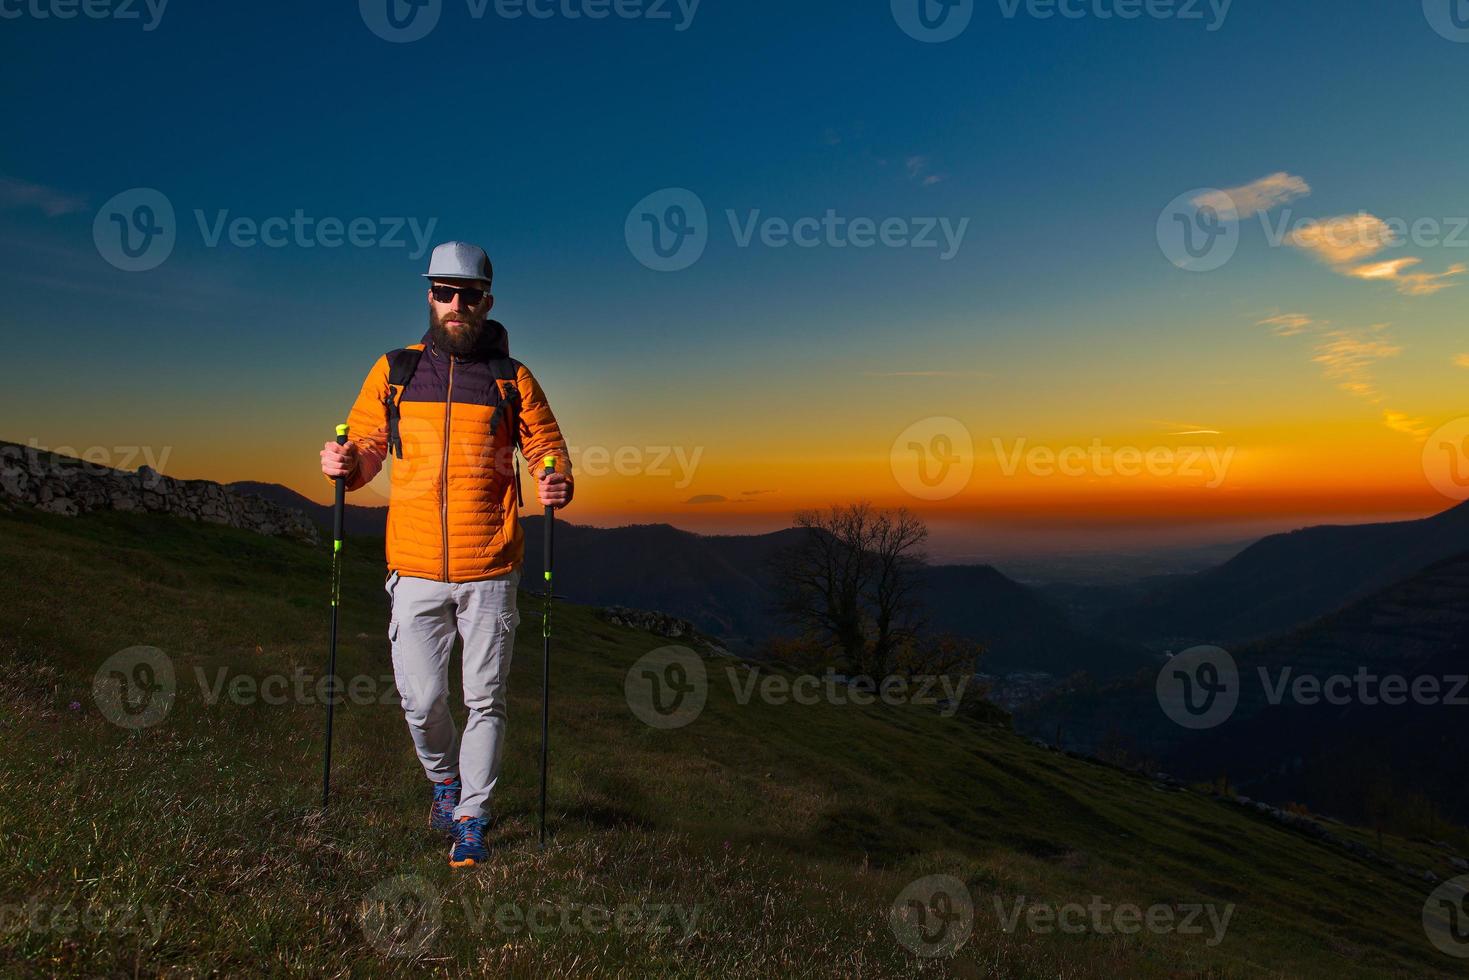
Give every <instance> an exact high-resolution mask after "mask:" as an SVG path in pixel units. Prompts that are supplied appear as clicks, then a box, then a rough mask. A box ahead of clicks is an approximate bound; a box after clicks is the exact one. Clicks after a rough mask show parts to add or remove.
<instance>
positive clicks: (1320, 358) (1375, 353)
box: [1311, 323, 1403, 404]
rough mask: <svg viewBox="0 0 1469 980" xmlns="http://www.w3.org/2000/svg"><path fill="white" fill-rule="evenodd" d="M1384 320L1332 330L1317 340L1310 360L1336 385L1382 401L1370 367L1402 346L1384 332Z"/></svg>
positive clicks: (1369, 398)
mask: <svg viewBox="0 0 1469 980" xmlns="http://www.w3.org/2000/svg"><path fill="white" fill-rule="evenodd" d="M1388 326H1389V325H1388V324H1386V323H1379V324H1375V325H1373V326H1371V327H1369V328H1368V329H1366V330H1332V331H1329V332H1327V333H1326V334H1325V338H1326V339H1325V340H1324V341H1323V342H1322V343H1320V344H1318V345H1317V347H1316V353H1315V354H1314V355H1313V356H1312V357H1311V360H1313V361H1315V362H1316V363H1317V364H1320V365H1321V369H1322V373H1323V374H1324V375H1325V376H1326V377H1327V378H1328V379H1330V380H1332V381H1335V382H1336V384H1337V387H1338V388H1341V389H1342V390H1343V391H1348V392H1351V393H1352V394H1353V395H1356V396H1357V397H1358V398H1364V399H1366V400H1367V401H1369V402H1372V403H1374V404H1376V403H1378V402H1380V401H1382V394H1381V392H1379V391H1378V389H1377V381H1376V378H1375V377H1374V376H1373V371H1372V368H1373V366H1374V365H1376V363H1377V362H1378V361H1381V360H1384V359H1386V358H1389V357H1397V356H1398V355H1399V354H1401V353H1402V352H1403V349H1402V348H1401V347H1399V346H1398V345H1397V344H1396V343H1394V342H1393V341H1392V340H1391V339H1390V338H1389V337H1388V336H1387V329H1388Z"/></svg>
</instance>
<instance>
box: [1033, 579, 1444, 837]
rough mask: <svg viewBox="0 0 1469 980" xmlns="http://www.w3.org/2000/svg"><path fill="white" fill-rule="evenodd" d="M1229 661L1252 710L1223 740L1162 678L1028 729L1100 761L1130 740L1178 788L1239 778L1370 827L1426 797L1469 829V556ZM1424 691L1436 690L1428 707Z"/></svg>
mask: <svg viewBox="0 0 1469 980" xmlns="http://www.w3.org/2000/svg"><path fill="white" fill-rule="evenodd" d="M1228 652H1229V654H1230V656H1231V657H1232V658H1233V660H1234V662H1235V664H1236V667H1237V671H1238V691H1237V693H1238V703H1237V705H1236V706H1235V707H1234V708H1233V710H1232V711H1231V712H1230V714H1229V716H1228V718H1227V719H1226V720H1224V721H1222V722H1221V723H1220V724H1218V725H1217V726H1216V727H1211V728H1206V729H1203V730H1200V731H1194V732H1190V731H1185V730H1183V729H1182V728H1180V727H1179V726H1178V725H1176V724H1174V723H1173V722H1172V721H1170V720H1169V719H1168V717H1167V716H1166V715H1165V714H1164V713H1163V711H1162V710H1160V708H1159V704H1158V697H1157V693H1156V682H1157V676H1158V674H1157V671H1156V670H1153V671H1149V672H1143V673H1140V674H1139V675H1138V676H1137V677H1135V678H1131V679H1129V680H1128V681H1127V682H1123V683H1119V684H1116V685H1111V686H1102V687H1098V688H1096V689H1093V690H1087V691H1078V692H1074V693H1072V694H1069V695H1066V696H1062V697H1059V698H1057V699H1055V700H1053V701H1051V702H1047V703H1043V704H1041V705H1039V706H1037V707H1034V708H1031V709H1029V710H1028V711H1027V712H1026V713H1025V714H1024V715H1023V716H1022V718H1021V724H1022V725H1023V726H1025V727H1029V728H1030V729H1032V730H1034V731H1037V732H1051V731H1053V730H1055V728H1056V726H1058V725H1059V726H1061V727H1062V728H1063V730H1064V731H1065V732H1066V733H1067V738H1068V741H1069V743H1070V744H1073V745H1080V746H1083V747H1086V748H1089V749H1095V748H1098V747H1100V746H1101V744H1102V743H1103V742H1104V740H1106V739H1108V738H1109V737H1111V736H1112V735H1113V733H1116V734H1119V735H1121V736H1122V738H1123V741H1124V742H1125V743H1126V745H1127V747H1128V748H1129V749H1130V750H1131V751H1134V752H1136V753H1138V754H1140V755H1142V756H1143V757H1146V758H1151V759H1154V760H1156V761H1157V763H1158V764H1159V765H1161V766H1163V767H1165V768H1167V769H1168V771H1169V772H1172V773H1175V774H1176V775H1179V776H1187V777H1190V778H1213V777H1215V776H1217V775H1219V774H1221V773H1227V774H1228V775H1229V776H1230V778H1231V780H1232V781H1233V782H1234V784H1235V785H1237V786H1238V787H1239V788H1241V789H1242V790H1244V791H1246V792H1248V793H1250V794H1251V795H1254V796H1264V797H1266V798H1270V799H1275V800H1277V801H1282V802H1284V801H1286V800H1294V801H1299V802H1302V803H1307V804H1310V805H1311V806H1312V807H1313V808H1318V809H1321V810H1324V811H1327V812H1331V813H1336V814H1340V815H1343V816H1350V817H1354V818H1364V819H1365V818H1366V817H1367V815H1368V812H1369V811H1370V809H1371V808H1372V807H1373V805H1374V804H1373V798H1374V797H1381V798H1389V799H1394V800H1397V801H1398V802H1399V805H1406V803H1407V801H1408V800H1409V798H1410V797H1417V798H1419V799H1422V800H1426V801H1428V802H1429V803H1431V804H1432V806H1433V807H1435V808H1437V809H1438V810H1440V811H1442V812H1443V813H1445V814H1447V815H1448V816H1449V817H1450V818H1452V819H1454V820H1456V821H1458V822H1460V823H1461V824H1462V823H1465V822H1469V762H1466V761H1465V756H1464V754H1463V752H1462V751H1460V750H1459V748H1458V746H1459V744H1460V742H1461V740H1462V734H1461V733H1462V726H1463V721H1462V717H1461V716H1462V715H1463V713H1464V711H1465V709H1466V706H1469V683H1464V682H1463V681H1462V680H1461V679H1465V678H1469V551H1465V552H1464V553H1463V554H1460V555H1458V556H1457V557H1454V558H1450V559H1447V560H1444V561H1440V562H1436V563H1434V564H1432V565H1430V566H1429V567H1427V568H1425V569H1423V570H1421V571H1419V572H1417V573H1416V574H1414V575H1412V576H1410V577H1409V578H1408V579H1406V580H1405V581H1402V582H1399V583H1397V584H1395V585H1392V586H1389V587H1388V588H1386V589H1383V590H1381V591H1379V592H1377V593H1375V594H1373V595H1371V596H1368V597H1367V598H1364V599H1360V600H1358V601H1356V602H1354V603H1352V604H1350V605H1348V606H1347V607H1346V608H1345V609H1342V610H1340V611H1338V612H1335V613H1333V614H1331V615H1329V616H1325V617H1323V618H1321V619H1319V620H1317V621H1315V622H1313V623H1310V624H1307V625H1306V626H1303V627H1301V628H1299V629H1296V630H1292V631H1290V632H1288V633H1284V634H1282V635H1280V636H1277V637H1273V638H1270V639H1267V640H1261V641H1257V642H1255V643H1251V644H1245V645H1241V646H1238V647H1231V648H1229V650H1228ZM1333 678H1337V679H1339V680H1336V681H1332V679H1333ZM1386 678H1398V679H1400V680H1395V681H1393V682H1391V683H1393V684H1399V683H1400V684H1401V685H1402V687H1403V691H1402V692H1400V693H1398V694H1394V693H1393V688H1392V687H1390V686H1388V684H1387V683H1385V679H1386ZM1420 678H1421V679H1422V680H1421V681H1420ZM1415 684H1423V685H1431V686H1425V687H1424V688H1423V690H1424V692H1425V693H1424V694H1423V695H1422V696H1418V697H1415V696H1412V694H1411V692H1412V691H1413V690H1415V688H1414V685H1415ZM1301 685H1306V686H1305V687H1304V688H1303V687H1301ZM1299 690H1304V691H1305V694H1303V695H1302V694H1298V693H1296V692H1297V691H1299ZM1328 692H1329V696H1328ZM1384 695H1386V696H1384Z"/></svg>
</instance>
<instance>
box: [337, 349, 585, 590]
mask: <svg viewBox="0 0 1469 980" xmlns="http://www.w3.org/2000/svg"><path fill="white" fill-rule="evenodd" d="M486 326H487V327H488V328H489V329H490V330H491V331H492V333H491V335H490V336H489V337H488V338H487V340H488V343H487V344H486V345H485V346H486V348H487V349H488V350H489V351H490V354H489V358H487V359H480V358H476V359H464V358H458V357H452V356H450V355H447V354H444V353H441V352H439V351H438V350H436V349H435V348H434V346H433V344H432V343H431V342H430V338H429V336H428V335H425V336H424V338H423V342H422V343H419V344H415V345H413V347H414V348H415V349H419V350H422V351H423V354H422V355H421V358H420V360H419V363H418V367H417V370H415V371H414V373H413V377H412V379H411V380H410V381H409V383H408V384H407V385H406V386H405V387H404V388H403V389H402V390H401V391H400V390H399V389H398V387H397V386H392V388H393V391H392V392H391V395H392V396H394V398H395V399H396V401H397V404H398V408H399V413H400V421H399V434H400V437H401V440H402V447H403V449H402V452H403V457H402V458H401V459H399V458H397V457H396V454H394V458H393V466H392V493H391V497H390V498H389V505H388V533H387V555H388V568H389V569H390V570H392V571H396V572H398V573H399V574H400V575H407V576H412V577H415V578H427V579H434V580H436V581H439V582H475V581H479V580H481V579H487V578H495V577H498V576H500V575H505V574H508V573H509V572H510V571H512V570H513V569H515V568H517V567H518V566H519V565H520V563H521V561H522V559H523V558H524V553H525V542H524V540H523V538H522V536H521V531H520V521H519V516H518V509H517V505H516V493H517V489H518V487H517V485H516V481H517V478H518V477H517V473H516V469H515V467H514V465H513V459H514V452H515V444H514V437H513V436H512V433H511V426H510V423H509V420H510V419H511V418H513V417H516V416H517V415H518V419H519V427H520V446H521V452H522V453H523V455H524V456H525V458H526V459H527V460H528V461H529V462H530V466H531V470H532V472H533V473H535V474H539V473H540V472H542V471H543V469H544V462H543V461H544V459H545V457H546V456H548V455H554V456H555V457H556V470H557V472H559V473H562V474H565V476H566V478H567V481H568V482H570V481H571V462H570V460H568V459H567V454H566V441H565V440H564V439H563V438H562V436H561V428H560V427H559V426H558V425H557V424H556V416H555V415H553V414H552V413H551V406H550V405H549V404H548V403H547V401H546V394H545V392H543V391H542V390H541V386H540V385H539V384H537V383H536V379H535V378H534V377H532V375H531V373H530V371H529V370H527V369H526V367H525V365H524V364H521V363H520V362H518V361H511V362H509V363H510V367H511V369H512V370H513V373H514V376H515V377H514V380H513V381H511V380H503V379H497V378H496V377H495V376H494V375H495V372H494V371H493V370H492V360H493V359H495V358H505V357H508V356H509V342H508V340H507V338H506V335H505V328H504V327H503V326H501V325H500V324H499V323H498V322H496V321H493V320H491V321H488V322H487V324H486ZM502 363H503V362H502ZM512 385H513V386H514V388H515V389H516V390H515V391H512V390H511V386H512ZM389 387H390V386H389V355H387V354H384V355H383V356H382V357H380V358H378V361H377V363H376V364H374V365H373V368H372V370H371V371H370V372H369V373H368V375H367V380H366V381H365V382H364V383H363V385H362V392H361V394H359V395H358V396H357V401H356V403H355V404H354V405H353V406H352V412H351V414H350V415H349V416H348V417H347V425H348V426H349V427H350V434H349V436H348V438H350V439H351V440H352V442H353V443H355V444H356V446H357V450H358V459H359V464H358V467H357V470H356V471H355V472H354V473H353V475H352V477H351V478H350V479H349V480H348V482H347V489H348V490H357V489H359V488H361V487H363V486H366V485H367V484H368V483H369V482H371V481H372V479H373V477H375V476H376V475H377V473H378V471H379V470H380V469H382V465H383V461H384V459H385V458H387V457H388V455H389V447H388V418H387V405H386V402H385V399H387V398H388V397H389V395H390V392H389ZM517 392H518V395H519V406H518V409H517V410H512V408H513V400H514V399H515V397H516V394H517Z"/></svg>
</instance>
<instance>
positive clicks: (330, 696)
mask: <svg viewBox="0 0 1469 980" xmlns="http://www.w3.org/2000/svg"><path fill="white" fill-rule="evenodd" d="M346 444H347V427H346V426H345V425H339V426H337V445H339V446H345V445H346ZM334 482H335V483H336V485H337V487H336V490H337V499H336V503H335V505H334V506H333V508H332V640H331V653H330V655H329V656H328V658H327V665H326V689H327V695H326V755H325V758H324V759H323V760H322V764H321V808H322V809H323V810H325V809H326V805H327V803H328V801H330V799H331V795H332V708H333V706H334V702H335V701H336V694H337V605H338V603H339V602H340V601H341V598H342V516H343V515H344V514H345V513H346V510H347V480H346V478H345V477H340V476H339V477H337V478H336V479H335V481H334Z"/></svg>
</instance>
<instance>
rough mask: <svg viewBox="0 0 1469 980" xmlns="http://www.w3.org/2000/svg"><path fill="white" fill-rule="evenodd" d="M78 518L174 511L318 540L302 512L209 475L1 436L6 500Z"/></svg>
mask: <svg viewBox="0 0 1469 980" xmlns="http://www.w3.org/2000/svg"><path fill="white" fill-rule="evenodd" d="M6 500H18V501H20V502H22V503H25V504H28V505H30V506H32V507H35V508H37V509H38V510H44V511H47V512H49V513H52V514H62V515H65V516H68V517H70V516H73V515H76V514H84V513H86V512H88V511H94V510H121V511H137V512H151V513H160V514H175V515H177V516H179V517H187V518H189V519H190V520H194V521H208V522H210V523H212V524H227V525H229V526H230V527H237V528H241V529H243V530H246V531H254V532H256V533H257V534H269V535H276V536H280V537H288V538H294V539H296V540H299V541H307V542H310V543H312V544H316V543H319V541H320V536H319V534H318V532H317V529H316V525H314V524H312V523H311V521H310V520H308V519H307V517H306V515H305V514H303V513H301V512H300V511H298V510H291V509H288V508H285V507H281V506H279V505H277V504H273V503H270V502H268V501H265V500H262V499H261V498H259V497H254V496H249V495H246V494H239V493H235V492H234V491H231V490H227V489H226V488H224V487H223V486H221V485H220V484H218V483H214V482H213V481H210V480H176V479H174V478H173V477H170V476H164V475H163V474H162V473H159V472H157V471H156V470H154V469H152V468H150V467H147V466H143V467H140V468H139V469H138V470H136V471H131V470H115V469H112V468H111V467H108V466H102V465H100V464H97V463H89V462H86V461H85V460H80V459H76V458H75V457H72V456H60V455H57V454H55V453H50V452H47V451H45V450H43V449H37V448H35V447H32V446H20V445H16V444H15V443H10V442H0V502H3V501H6Z"/></svg>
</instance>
